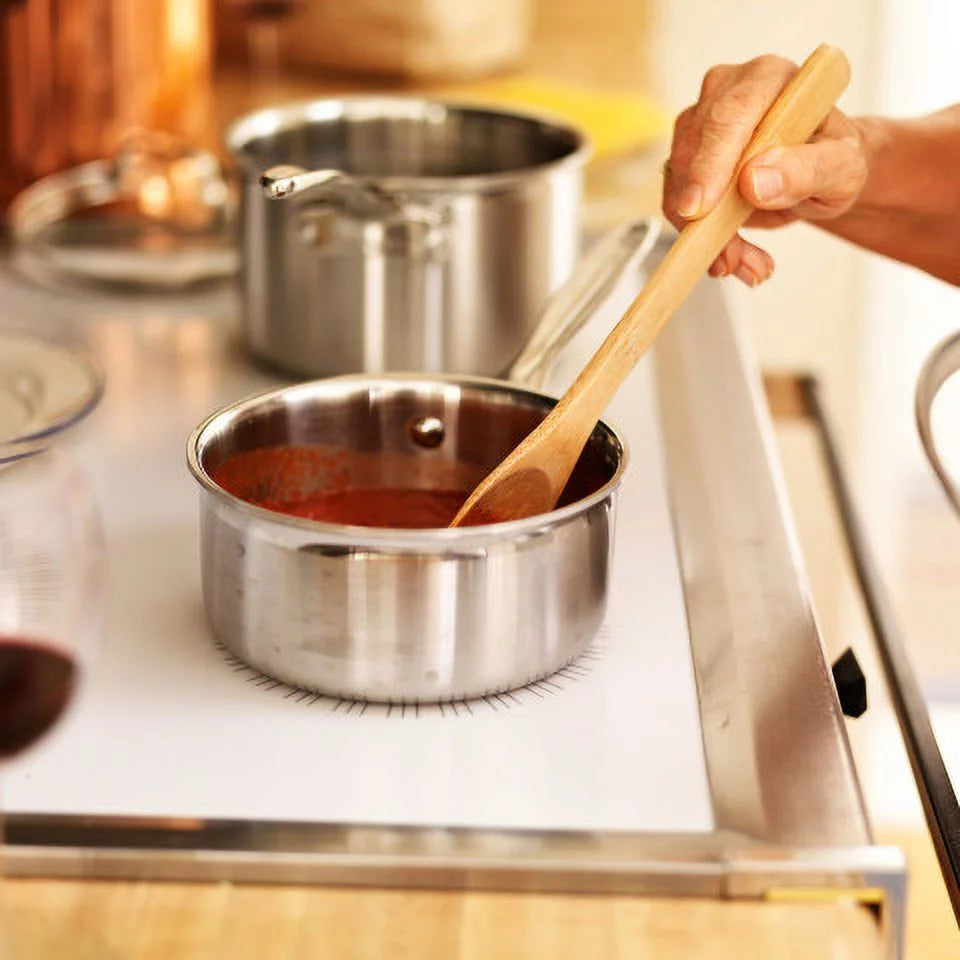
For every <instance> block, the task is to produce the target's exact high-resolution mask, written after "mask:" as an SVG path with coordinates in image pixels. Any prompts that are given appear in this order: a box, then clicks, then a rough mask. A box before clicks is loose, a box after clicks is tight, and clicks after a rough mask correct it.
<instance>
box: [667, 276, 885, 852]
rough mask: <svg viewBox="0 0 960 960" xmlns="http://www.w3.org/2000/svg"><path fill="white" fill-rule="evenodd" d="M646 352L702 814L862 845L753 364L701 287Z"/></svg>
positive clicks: (839, 720) (736, 826) (832, 697)
mask: <svg viewBox="0 0 960 960" xmlns="http://www.w3.org/2000/svg"><path fill="white" fill-rule="evenodd" d="M656 356H657V374H658V377H657V382H658V385H659V392H660V400H661V409H662V411H663V418H664V442H665V447H666V453H667V462H668V464H669V468H670V476H671V485H670V486H671V497H672V500H673V503H674V509H675V528H676V533H677V542H678V551H679V555H680V557H679V559H680V564H681V569H682V571H683V578H684V584H685V593H686V598H687V617H688V622H689V626H690V639H691V642H692V645H693V656H694V667H695V670H696V674H697V687H698V691H699V696H700V716H701V719H702V722H703V737H704V745H705V747H706V754H707V768H708V772H709V775H710V782H711V785H712V790H713V799H714V804H715V810H716V815H717V819H718V821H719V822H721V823H723V824H724V825H725V826H726V827H728V828H730V829H732V830H739V831H742V832H744V833H746V834H748V835H750V836H753V837H757V838H758V839H762V840H766V841H773V840H774V839H776V840H777V841H779V842H782V843H787V844H795V845H804V846H810V845H825V844H826V845H832V844H840V843H854V844H869V843H870V842H871V834H870V830H869V826H868V823H867V818H866V812H865V808H864V804H863V798H862V796H861V793H860V787H859V783H858V781H857V776H856V772H855V770H854V766H853V759H852V757H851V754H850V745H849V742H848V740H847V734H846V729H845V727H844V721H843V715H842V712H841V710H840V704H839V701H838V699H837V694H836V689H835V687H834V684H833V678H832V675H831V672H830V667H829V665H828V664H827V660H826V658H825V654H824V650H823V646H822V643H821V639H820V635H819V632H818V630H817V625H816V622H815V620H814V617H813V612H812V609H811V605H810V598H809V595H808V589H807V585H806V578H805V575H804V573H803V565H802V560H801V557H800V552H799V546H798V544H797V542H796V537H795V533H794V530H793V527H792V523H791V521H790V520H789V516H788V512H787V511H788V505H787V501H786V495H785V492H784V484H783V479H782V477H781V473H780V466H779V462H778V460H777V456H776V452H775V446H774V442H773V428H772V424H771V422H770V417H769V413H768V411H767V410H766V409H765V405H764V398H763V394H762V388H761V385H760V378H759V374H758V371H757V368H756V365H755V364H752V363H750V362H749V361H748V360H747V354H746V347H745V345H744V344H743V343H741V342H739V341H738V339H737V337H736V336H734V335H733V333H732V330H731V328H730V325H729V322H726V323H724V322H720V318H719V317H718V316H717V315H716V313H715V312H714V311H711V310H710V308H709V306H708V304H707V302H706V301H705V299H704V298H703V292H702V288H701V289H700V291H699V296H698V294H697V293H695V295H694V298H693V299H692V300H691V301H690V302H688V304H687V306H686V307H685V308H684V311H683V312H682V313H681V314H678V316H677V317H676V318H675V320H674V321H673V322H672V323H671V324H670V325H669V326H668V327H667V329H666V330H665V331H664V333H663V334H662V335H661V337H660V339H659V341H658V345H657V351H656Z"/></svg>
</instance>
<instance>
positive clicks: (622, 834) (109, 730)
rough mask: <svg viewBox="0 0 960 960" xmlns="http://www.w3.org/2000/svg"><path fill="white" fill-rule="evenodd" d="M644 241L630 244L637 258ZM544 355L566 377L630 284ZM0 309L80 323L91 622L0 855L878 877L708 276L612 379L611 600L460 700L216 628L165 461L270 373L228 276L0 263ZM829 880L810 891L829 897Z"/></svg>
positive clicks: (882, 882) (48, 325) (620, 881)
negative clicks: (584, 640) (90, 374)
mask: <svg viewBox="0 0 960 960" xmlns="http://www.w3.org/2000/svg"><path fill="white" fill-rule="evenodd" d="M663 250H664V243H661V244H660V246H659V247H658V249H657V250H656V251H654V253H653V254H652V255H651V259H655V258H656V257H657V256H661V255H662V253H663ZM649 266H650V263H649V262H648V263H647V264H645V265H644V267H643V269H642V271H641V273H640V275H638V276H635V277H631V278H628V280H627V281H626V282H625V283H624V284H622V287H621V289H619V290H618V291H617V294H616V295H615V296H614V298H613V299H612V301H611V303H610V304H609V305H608V308H607V309H606V310H605V311H603V312H602V314H601V315H599V316H598V317H597V318H596V319H595V321H594V322H592V323H591V324H590V325H589V326H588V327H587V328H586V329H585V330H584V331H583V332H582V334H581V335H580V336H579V337H578V338H577V339H576V340H575V341H574V343H572V344H571V345H570V346H569V347H568V348H567V350H566V351H565V352H564V354H563V356H562V357H561V358H560V360H559V362H558V364H557V366H556V369H555V370H554V371H553V375H552V378H551V382H550V385H549V389H551V390H554V391H559V390H562V389H563V388H564V387H565V386H566V384H567V383H569V382H570V380H571V379H572V377H573V376H574V375H575V373H576V371H577V370H578V369H579V366H580V365H581V364H582V362H583V360H584V359H585V358H586V357H587V356H588V355H589V352H590V350H591V349H592V348H593V347H594V346H595V345H596V344H597V343H598V342H599V340H600V338H602V336H603V334H604V332H605V331H606V330H607V329H609V326H610V323H611V322H612V321H613V319H615V317H616V315H617V314H618V311H620V310H622V308H623V307H624V306H625V304H626V303H627V302H628V299H629V297H630V296H631V295H632V294H633V293H634V292H635V291H636V289H638V288H639V286H640V284H642V282H643V280H644V277H645V276H646V273H647V272H648V270H649ZM0 293H2V296H3V302H4V304H5V308H6V310H7V313H8V315H9V316H10V317H13V318H16V322H17V323H19V324H22V325H23V326H29V327H31V328H32V329H40V330H42V331H45V332H47V333H49V334H52V335H57V334H60V335H65V336H70V337H72V338H74V339H79V340H80V341H81V342H82V343H84V344H85V345H86V346H88V347H89V348H90V350H91V351H92V352H93V354H94V355H95V356H96V357H97V358H98V360H99V361H100V363H101V364H102V366H103V368H104V371H105V373H106V378H107V390H106V394H105V396H104V399H103V401H102V403H101V406H100V408H99V409H98V410H97V411H96V412H95V413H94V414H93V415H92V416H91V417H89V418H88V419H87V421H86V422H84V423H83V424H81V425H80V426H79V427H78V428H77V429H76V430H74V431H73V432H72V433H71V435H70V436H69V438H68V441H67V449H69V450H70V452H71V454H72V455H73V457H74V458H75V459H76V460H77V461H78V462H79V463H80V464H81V465H82V466H83V468H84V469H85V471H86V474H87V476H88V477H89V480H90V483H91V485H92V486H93V488H94V490H95V491H96V493H97V495H98V497H99V501H100V503H101V506H102V508H103V514H104V525H105V532H106V539H107V552H108V560H107V562H108V570H107V574H108V584H109V609H108V618H107V630H106V637H105V640H104V643H103V647H102V649H101V651H100V655H99V658H98V659H97V660H96V662H95V663H94V664H93V665H92V666H91V668H90V670H89V672H88V676H87V677H86V678H85V680H86V682H85V683H84V684H83V687H82V690H81V693H80V695H79V696H78V698H77V701H76V703H75V705H74V707H73V708H72V710H71V712H70V713H69V714H68V716H67V717H66V718H65V720H64V722H63V724H62V725H61V726H60V727H59V728H58V729H57V730H56V731H55V733H53V734H52V735H51V736H50V737H49V738H48V739H47V740H46V741H45V742H44V743H43V744H42V745H40V746H38V747H37V748H36V749H35V750H34V751H33V752H32V753H29V754H27V755H26V756H25V757H24V759H23V760H22V761H20V762H19V763H18V764H16V765H15V766H11V767H10V768H9V769H8V770H7V771H6V772H5V778H4V796H5V803H6V807H7V809H8V811H10V816H9V819H8V823H7V827H8V834H7V843H8V847H7V849H6V851H5V856H6V864H7V869H8V870H10V871H11V872H14V873H20V874H26V875H78V874H79V875H92V876H101V877H108V876H113V877H116V876H136V877H160V878H163V877H171V878H173V877H188V878H195V879H217V880H225V879H232V880H256V881H282V882H335V883H338V884H343V883H354V884H361V885H364V884H376V885H386V884H390V885H403V886H447V887H483V888H498V889H504V888H519V889H547V890H550V889H563V890H580V891H589V892H612V891H617V892H630V893H644V894H663V893H667V894H671V895H696V896H746V897H758V896H759V897H762V896H767V895H769V894H770V892H771V891H774V890H775V891H779V892H780V893H784V892H785V891H789V890H793V889H796V888H810V887H815V888H824V889H825V890H831V891H845V895H847V896H854V897H859V896H866V894H865V893H863V891H869V890H874V891H875V890H876V889H877V888H882V889H885V890H887V891H888V894H887V899H888V903H889V905H890V911H889V912H890V914H891V915H892V916H893V920H894V927H895V926H896V925H897V923H898V922H899V920H900V919H902V888H903V876H904V870H903V861H902V857H901V856H900V854H899V852H898V851H893V850H889V849H887V848H884V847H878V846H876V845H875V844H874V842H873V839H872V836H871V833H870V829H869V825H868V823H867V820H866V815H865V812H864V806H863V800H862V797H861V795H860V788H859V784H858V782H857V778H856V772H855V770H854V768H853V763H852V760H851V756H850V752H849V747H848V744H847V739H846V731H845V728H844V720H843V717H842V715H841V713H840V709H839V704H838V702H837V697H836V692H835V690H834V687H833V682H832V677H831V674H830V668H829V665H828V664H827V663H826V660H825V658H824V651H823V647H822V645H821V642H820V637H819V634H818V632H817V628H816V624H815V621H814V618H813V615H812V612H811V609H810V604H809V599H808V597H807V591H806V585H805V581H804V576H803V573H802V564H801V562H800V559H799V556H798V552H797V547H796V544H795V539H794V536H793V531H792V528H791V525H790V521H789V518H788V514H787V510H786V504H785V499H784V495H783V488H782V483H781V481H780V477H779V473H778V465H777V462H776V457H775V454H774V452H773V444H772V436H771V428H770V423H769V419H768V416H767V413H766V410H765V406H764V403H763V399H762V396H761V388H760V384H759V377H758V376H757V371H756V368H755V365H754V364H753V363H752V361H751V359H750V357H749V351H748V350H747V349H746V348H745V346H744V344H743V343H742V341H741V338H740V336H739V333H738V330H737V328H736V325H735V324H734V323H733V321H732V320H731V318H730V316H729V314H728V313H727V311H726V309H725V306H724V303H723V300H722V297H721V295H720V293H719V285H718V284H717V283H715V282H712V281H707V280H705V281H704V282H703V283H702V284H700V285H699V286H698V288H697V289H696V290H695V291H694V293H693V295H692V296H691V297H690V299H689V300H688V302H687V303H686V304H685V306H684V307H683V308H682V309H681V310H680V312H679V313H678V315H677V316H676V318H675V319H674V320H673V321H672V322H671V324H670V325H669V327H668V328H667V330H666V331H665V332H664V334H663V335H662V336H661V338H660V339H659V341H658V344H657V346H656V348H655V350H654V351H653V353H652V354H651V356H649V357H648V358H646V359H645V360H644V361H643V363H642V364H641V365H640V367H638V369H637V370H636V371H635V372H634V374H633V375H632V376H631V378H630V379H629V381H628V382H627V384H625V385H624V387H623V388H622V389H621V391H620V393H619V394H618V395H617V397H616V399H615V401H614V403H613V405H612V406H611V408H610V410H609V415H608V416H607V418H606V419H608V420H609V421H610V422H611V424H612V425H614V426H615V427H616V428H617V429H618V432H620V433H621V435H623V436H624V437H625V438H626V441H627V443H628V445H629V448H630V452H631V463H630V467H629V471H628V474H627V476H626V478H625V481H624V485H623V489H622V492H621V495H620V498H619V505H618V513H617V520H616V543H615V556H614V564H613V569H612V577H611V590H610V602H609V606H608V611H607V617H606V620H605V623H604V625H603V628H602V629H601V631H600V632H599V634H598V636H597V637H596V639H595V641H594V643H593V644H592V646H591V647H590V648H589V649H588V650H587V651H586V652H585V653H584V654H583V656H581V657H580V658H579V659H578V660H576V661H574V662H573V663H571V664H569V665H568V666H567V667H566V668H564V669H563V670H562V671H560V672H558V673H557V674H555V675H554V676H552V677H550V678H547V679H545V680H543V681H541V682H539V683H537V684H532V685H530V686H529V687H526V688H523V689H520V690H516V691H513V692H511V693H509V694H501V695H499V696H497V697H488V698H486V699H483V700H476V701H458V702H457V703H450V704H443V705H435V706H425V705H423V704H420V705H417V704H399V705H393V706H392V707H387V706H381V705H374V704H363V703H356V702H352V701H344V700H336V699H329V698H325V697H317V696H316V695H314V694H313V693H308V692H307V691H303V690H298V689H296V688H292V687H289V686H286V685H284V684H281V683H279V682H277V681H275V680H272V679H271V678H268V677H264V676H262V675H260V674H258V673H256V672H255V671H252V670H250V669H249V668H248V667H247V666H246V665H245V664H243V663H241V662H239V661H237V660H236V659H235V658H234V657H232V655H230V654H229V653H227V652H226V651H225V650H223V649H222V648H219V647H218V646H217V645H216V644H215V643H214V641H213V639H212V638H211V635H210V631H209V629H208V627H207V624H206V621H205V619H204V615H203V610H202V605H201V597H200V582H199V558H198V552H199V545H198V523H197V506H198V505H197V492H196V489H195V486H194V484H193V482H192V480H191V479H190V477H189V476H188V474H187V470H186V467H185V464H184V445H185V440H186V437H187V434H188V433H189V431H190V429H191V428H192V427H193V426H194V425H195V424H196V423H197V422H198V421H199V420H200V419H202V418H203V417H204V416H205V415H206V414H207V413H208V412H210V411H211V410H213V409H215V408H217V407H220V406H222V405H224V404H226V403H229V402H232V401H233V400H235V399H237V398H238V397H239V396H242V395H244V394H246V393H252V392H255V391H258V390H262V389H266V388H268V387H271V386H274V385H276V384H277V383H278V381H277V380H276V379H275V378H273V377H271V376H270V375H269V374H267V373H264V372H262V371H259V370H257V369H255V368H253V367H252V366H250V365H249V364H248V363H247V361H246V359H245V358H244V356H243V354H242V351H241V350H240V347H239V345H238V331H237V324H236V320H235V315H236V303H235V301H234V299H233V296H232V295H231V294H229V293H223V292H220V293H217V292H207V293H198V294H195V295H193V296H192V297H190V298H186V299H171V298H163V299H160V298H157V299H153V300H151V299H144V298H139V299H137V300H132V299H131V300H122V299H116V298H115V299H112V300H106V299H102V298H97V297H92V296H90V297H75V296H71V295H64V294H57V293H53V292H50V291H38V290H37V289H35V288H31V287H28V286H26V285H25V284H23V283H21V282H19V281H17V280H16V279H15V278H14V277H13V276H12V275H11V274H10V273H0ZM831 895H832V894H831Z"/></svg>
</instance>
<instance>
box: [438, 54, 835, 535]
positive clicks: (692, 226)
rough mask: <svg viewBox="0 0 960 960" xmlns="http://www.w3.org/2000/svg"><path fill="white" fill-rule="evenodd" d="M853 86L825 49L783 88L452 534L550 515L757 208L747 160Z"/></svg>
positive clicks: (811, 125) (808, 129) (800, 132)
mask: <svg viewBox="0 0 960 960" xmlns="http://www.w3.org/2000/svg"><path fill="white" fill-rule="evenodd" d="M849 80H850V64H849V63H848V61H847V58H846V56H845V55H844V54H843V52H842V51H841V50H839V49H837V48H836V47H831V46H828V45H826V44H822V45H821V46H819V47H817V49H816V50H814V52H813V53H812V54H811V55H810V56H809V57H808V58H807V59H806V61H804V63H803V66H801V67H800V69H799V71H798V72H797V73H796V74H795V75H794V77H793V79H791V80H790V81H789V82H788V83H787V85H786V86H785V87H784V88H783V90H782V92H781V93H780V95H779V96H778V97H777V99H776V100H775V101H774V103H773V105H772V106H771V107H770V109H769V110H768V111H767V113H766V115H765V116H764V118H763V120H762V121H761V122H760V125H759V126H758V127H757V129H756V131H755V133H754V135H753V138H752V139H751V141H750V143H749V144H748V145H747V148H746V150H745V151H744V153H743V157H742V158H741V161H740V164H739V165H738V168H737V171H736V173H735V174H734V177H733V179H732V180H731V182H730V184H729V186H728V187H727V189H726V191H725V192H724V194H723V196H722V197H721V199H720V201H719V203H717V205H716V206H715V207H714V208H713V210H711V211H710V212H709V213H708V214H707V215H706V216H704V217H703V218H702V219H699V220H695V221H692V222H691V223H689V224H687V226H685V227H684V228H683V230H682V231H681V232H680V235H679V237H678V238H677V240H676V241H675V242H674V244H673V246H672V247H671V248H670V250H669V251H668V253H667V254H666V256H665V257H664V258H663V260H662V261H661V262H660V264H659V266H658V267H657V268H656V270H655V271H654V272H653V274H652V275H651V277H650V279H649V281H648V282H647V284H646V286H645V287H644V288H643V290H642V291H641V292H640V294H639V295H638V296H637V298H636V299H635V300H634V301H633V303H632V304H631V305H630V307H629V308H628V309H627V312H626V313H625V314H624V316H623V318H622V319H621V320H620V321H619V323H618V324H617V325H616V326H615V327H614V328H613V330H612V331H611V332H610V334H609V336H608V337H607V338H606V340H604V342H603V343H602V344H601V346H600V348H599V349H598V350H597V352H596V353H595V354H594V355H593V356H592V357H591V358H590V360H589V361H588V362H587V364H586V366H585V367H584V368H583V370H581V372H580V374H579V376H578V377H577V379H576V380H575V381H574V383H573V385H572V386H571V387H570V388H569V389H568V390H567V392H566V393H565V394H564V395H563V397H561V399H560V400H559V401H558V403H557V405H556V406H555V407H554V408H553V410H551V412H550V413H549V414H548V415H547V416H546V417H545V418H544V420H543V421H541V423H540V424H539V426H537V427H536V429H534V430H533V432H532V433H530V434H529V435H528V436H527V437H526V438H525V439H524V440H523V441H521V443H520V444H519V445H518V446H517V447H516V448H515V449H514V450H513V451H512V452H511V453H510V454H508V455H507V457H506V458H505V459H504V460H503V461H502V462H501V463H500V464H499V465H498V466H497V467H495V468H494V470H493V471H492V472H491V473H490V474H489V475H488V476H487V477H486V478H485V479H484V480H483V481H482V482H481V483H480V485H479V486H478V487H477V488H476V489H475V490H474V491H473V493H471V494H470V496H469V498H468V499H467V501H466V503H464V505H463V506H462V507H461V508H460V511H459V513H458V514H457V516H456V517H455V518H454V520H453V523H452V524H451V526H453V527H458V526H468V525H472V524H479V523H496V522H503V521H506V520H519V519H522V518H523V517H530V516H534V515H536V514H539V513H546V512H548V511H550V510H552V509H553V508H554V507H555V506H556V503H557V500H558V499H559V498H560V494H561V493H562V492H563V488H564V486H565V485H566V482H567V480H568V479H569V477H570V474H571V473H572V472H573V468H574V466H575V465H576V462H577V460H578V458H579V457H580V453H581V451H582V450H583V447H584V444H585V443H586V442H587V439H588V438H589V436H590V434H591V432H592V431H593V428H594V426H595V425H596V423H597V421H598V420H599V419H600V416H601V414H602V413H603V411H604V409H605V408H606V406H607V404H608V403H609V402H610V400H611V399H612V397H613V395H614V394H615V393H616V391H617V390H618V389H619V387H620V385H621V384H622V383H623V381H624V380H625V379H626V377H627V376H628V374H629V373H630V372H631V371H632V370H633V368H634V367H635V366H636V364H637V362H638V361H639V360H640V358H641V357H642V356H643V355H644V353H646V351H647V350H648V348H649V347H650V345H651V344H652V343H653V341H654V340H655V339H656V337H657V335H658V334H659V333H660V331H661V330H662V329H663V327H664V325H665V324H666V322H667V321H668V320H669V319H670V317H671V316H673V314H674V313H675V312H676V310H677V309H678V308H679V306H680V305H681V304H682V303H683V301H684V300H685V299H686V297H687V295H688V294H689V293H690V291H691V290H692V289H693V287H694V286H695V285H696V283H697V282H698V281H699V280H700V278H701V277H702V276H703V273H704V271H705V270H706V269H707V268H708V267H709V266H710V264H711V263H712V262H713V261H714V260H715V259H716V257H717V256H718V255H719V253H720V251H721V250H723V248H724V247H725V246H726V244H727V243H728V241H729V240H730V239H731V238H732V237H733V236H734V234H735V233H736V232H737V230H738V229H739V228H740V227H741V226H743V224H744V223H745V222H746V221H747V219H748V217H749V216H750V214H751V212H752V210H753V208H752V207H751V206H750V204H749V203H748V202H747V201H746V200H744V198H743V197H742V196H741V194H740V191H739V190H738V189H737V175H738V174H739V171H740V168H741V167H742V166H743V164H744V163H746V162H747V161H748V160H749V159H751V158H752V157H754V156H756V155H757V154H759V153H762V152H764V151H766V150H770V149H771V148H773V147H777V146H792V145H795V144H800V143H804V142H805V141H806V140H807V139H808V138H809V137H810V136H811V135H812V134H813V133H814V131H815V130H816V129H817V127H818V126H819V125H820V124H821V123H822V122H823V120H824V119H825V118H826V116H827V114H828V113H829V112H830V109H831V108H832V107H833V104H834V102H835V101H836V99H837V98H838V97H839V96H840V94H841V93H842V92H843V91H844V89H845V88H846V86H847V83H848V82H849Z"/></svg>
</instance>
